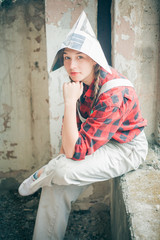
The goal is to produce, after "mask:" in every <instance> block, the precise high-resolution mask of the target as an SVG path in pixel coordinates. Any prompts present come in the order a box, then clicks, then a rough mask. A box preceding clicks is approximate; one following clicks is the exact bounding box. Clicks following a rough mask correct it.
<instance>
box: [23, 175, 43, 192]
mask: <svg viewBox="0 0 160 240" xmlns="http://www.w3.org/2000/svg"><path fill="white" fill-rule="evenodd" d="M35 181H36V179H35V178H34V177H33V175H31V176H30V177H29V178H27V179H25V180H24V181H23V182H22V183H21V185H20V186H19V188H18V192H19V194H20V195H21V196H28V195H31V194H33V193H34V192H35V191H33V189H32V187H31V186H32V183H34V182H35ZM37 190H38V189H37Z"/></svg>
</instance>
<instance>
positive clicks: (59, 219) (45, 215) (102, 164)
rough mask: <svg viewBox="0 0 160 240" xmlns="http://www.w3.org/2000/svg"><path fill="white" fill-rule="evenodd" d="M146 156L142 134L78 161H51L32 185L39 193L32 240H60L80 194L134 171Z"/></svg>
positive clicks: (65, 159) (62, 158) (62, 156)
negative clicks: (97, 184) (40, 190)
mask: <svg viewBox="0 0 160 240" xmlns="http://www.w3.org/2000/svg"><path fill="white" fill-rule="evenodd" d="M147 152H148V143H147V140H146V137H145V134H144V132H142V133H140V134H139V135H138V136H137V137H136V138H135V139H134V140H132V141H131V142H129V143H124V144H120V143H117V142H115V141H110V142H108V143H107V144H106V145H104V146H102V147H101V148H99V149H98V150H97V151H96V152H95V153H93V154H92V155H89V156H86V158H85V159H84V160H82V161H73V160H71V159H67V158H66V157H65V155H63V154H62V155H59V156H58V157H57V158H55V159H52V160H51V161H50V162H49V163H48V164H47V165H46V166H45V169H44V172H43V173H42V174H41V176H40V177H39V178H38V179H37V180H36V181H35V183H34V184H35V185H36V184H39V186H41V187H42V193H41V199H40V203H39V209H38V213H37V218H36V224H35V229H34V235H33V239H34V240H44V239H45V240H62V239H63V238H64V235H65V230H66V227H67V223H68V217H69V214H70V211H71V203H72V202H74V201H75V200H76V199H77V198H78V196H79V195H80V194H81V193H82V191H84V190H85V189H86V188H87V187H88V186H89V184H92V183H94V182H99V181H105V180H108V179H111V178H114V177H117V176H121V175H122V174H124V173H127V172H129V171H131V170H136V169H137V168H138V167H139V165H140V164H142V163H143V161H144V160H145V158H146V155H147ZM33 187H34V186H33Z"/></svg>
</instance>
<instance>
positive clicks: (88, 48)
mask: <svg viewBox="0 0 160 240" xmlns="http://www.w3.org/2000/svg"><path fill="white" fill-rule="evenodd" d="M64 48H71V49H74V50H77V51H79V52H82V53H85V54H86V55H88V56H89V57H90V58H92V59H93V60H94V61H95V62H96V63H98V64H99V65H100V66H101V67H103V68H104V69H105V70H107V71H108V72H109V73H111V70H110V67H109V65H108V62H107V60H106V58H105V55H104V53H103V50H102V48H101V45H100V43H99V41H98V40H97V39H96V35H95V33H94V31H93V29H92V27H91V25H90V23H89V21H88V19H87V16H86V14H85V12H84V11H83V12H82V13H81V15H80V17H79V18H78V20H77V22H76V23H75V24H74V26H73V28H72V29H71V31H70V32H69V34H68V35H67V37H66V39H65V41H64V42H63V43H62V44H61V47H60V49H59V50H58V52H57V54H56V56H55V59H54V62H53V64H52V67H51V71H55V70H56V69H58V68H60V67H62V66H63V61H62V53H61V51H60V50H62V49H64Z"/></svg>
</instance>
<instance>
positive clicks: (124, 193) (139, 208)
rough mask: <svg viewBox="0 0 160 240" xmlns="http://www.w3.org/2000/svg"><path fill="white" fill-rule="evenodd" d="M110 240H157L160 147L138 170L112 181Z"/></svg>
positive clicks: (159, 231) (159, 226)
mask: <svg viewBox="0 0 160 240" xmlns="http://www.w3.org/2000/svg"><path fill="white" fill-rule="evenodd" d="M111 226H112V240H130V239H131V240H133V239H134V240H135V239H136V240H148V239H152V240H160V149H159V148H158V147H157V146H154V147H153V148H150V149H149V153H148V156H147V160H146V162H145V164H144V165H143V166H141V167H140V169H138V170H137V171H133V172H130V173H128V174H125V175H123V176H122V177H120V178H116V179H114V180H113V182H112V201H111Z"/></svg>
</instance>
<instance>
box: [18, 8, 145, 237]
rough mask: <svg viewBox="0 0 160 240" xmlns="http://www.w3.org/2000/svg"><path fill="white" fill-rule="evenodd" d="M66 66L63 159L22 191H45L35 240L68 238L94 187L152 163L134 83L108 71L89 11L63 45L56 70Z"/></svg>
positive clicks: (34, 177) (27, 182)
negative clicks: (71, 221)
mask: <svg viewBox="0 0 160 240" xmlns="http://www.w3.org/2000/svg"><path fill="white" fill-rule="evenodd" d="M62 65H64V67H65V69H66V71H67V73H68V75H69V78H70V79H71V81H70V82H66V83H64V85H63V96H64V120H63V127H62V147H61V150H60V154H59V155H58V156H57V157H56V158H54V159H52V160H51V161H50V162H49V163H48V164H47V165H45V166H44V167H42V168H41V169H40V170H38V171H37V172H35V173H34V174H33V175H31V176H30V177H29V178H28V179H26V180H25V181H24V182H23V183H22V184H21V185H20V187H19V193H20V194H21V195H22V196H26V195H30V194H32V193H34V192H35V191H37V190H38V189H39V188H41V187H42V193H41V199H40V203H39V209H38V213H37V218H36V224H35V229H34V236H33V239H34V240H44V239H45V240H49V239H61V240H62V239H63V238H64V235H65V230H66V226H67V222H68V217H69V213H70V210H71V203H72V202H73V201H75V200H76V199H77V198H78V196H79V195H80V194H81V192H82V191H84V189H86V188H87V187H88V186H89V185H90V184H92V183H94V182H98V181H105V180H108V179H110V178H114V177H117V176H120V175H122V174H124V173H126V172H129V171H131V170H135V169H137V168H138V167H139V165H140V164H141V163H143V161H144V160H145V158H146V155H147V148H148V144H147V141H146V137H145V134H144V131H143V129H144V127H145V126H146V120H144V119H143V118H142V116H141V112H140V108H139V102H138V98H137V95H136V93H135V90H134V87H133V85H132V83H131V82H130V81H129V80H128V79H126V78H125V77H124V76H122V75H121V74H119V73H118V72H117V71H116V70H115V69H113V68H111V67H109V66H108V63H107V61H106V59H105V57H104V54H103V51H102V49H101V47H100V45H99V43H98V41H97V40H96V38H95V35H93V30H92V29H91V27H90V25H89V22H88V20H87V18H86V15H85V14H84V12H83V13H82V15H81V16H80V18H79V19H78V21H77V22H76V24H75V25H74V27H73V29H72V30H71V32H70V33H69V35H68V36H67V39H66V40H65V41H64V42H63V44H62V47H61V49H60V51H59V52H58V53H57V56H56V58H55V61H54V64H53V70H55V69H57V68H58V67H60V66H62Z"/></svg>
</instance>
